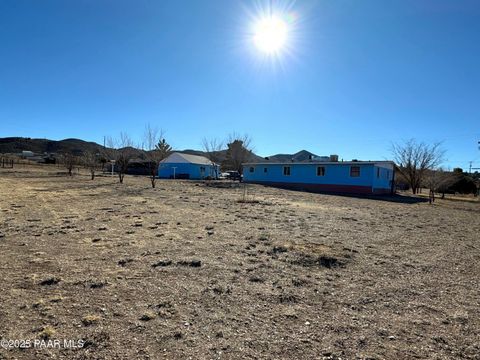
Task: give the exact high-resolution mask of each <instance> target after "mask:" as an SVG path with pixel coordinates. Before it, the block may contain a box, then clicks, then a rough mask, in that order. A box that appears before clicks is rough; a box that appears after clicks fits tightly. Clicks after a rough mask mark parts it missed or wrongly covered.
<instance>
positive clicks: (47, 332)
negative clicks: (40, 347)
mask: <svg viewBox="0 0 480 360" xmlns="http://www.w3.org/2000/svg"><path fill="white" fill-rule="evenodd" d="M56 333H57V332H56V330H55V329H54V328H53V327H52V326H50V325H47V326H44V327H43V328H42V330H41V331H40V332H39V333H38V337H39V338H40V339H44V340H47V339H50V338H51V337H52V336H54V335H55V334H56Z"/></svg>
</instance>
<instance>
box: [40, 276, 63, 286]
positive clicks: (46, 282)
mask: <svg viewBox="0 0 480 360" xmlns="http://www.w3.org/2000/svg"><path fill="white" fill-rule="evenodd" d="M60 281H61V280H60V278H57V277H50V278H47V279H45V280H42V281H40V285H42V286H50V285H56V284H58V283H59V282H60Z"/></svg>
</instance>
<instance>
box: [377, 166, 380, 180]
mask: <svg viewBox="0 0 480 360" xmlns="http://www.w3.org/2000/svg"><path fill="white" fill-rule="evenodd" d="M379 177H380V168H377V178H379Z"/></svg>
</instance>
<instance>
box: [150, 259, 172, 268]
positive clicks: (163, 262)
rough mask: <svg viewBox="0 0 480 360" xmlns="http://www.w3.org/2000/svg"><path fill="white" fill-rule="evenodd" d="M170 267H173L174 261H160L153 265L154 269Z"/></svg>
mask: <svg viewBox="0 0 480 360" xmlns="http://www.w3.org/2000/svg"><path fill="white" fill-rule="evenodd" d="M169 265H172V260H160V261H158V262H156V263H155V264H152V267H153V268H156V267H159V266H161V267H164V266H169Z"/></svg>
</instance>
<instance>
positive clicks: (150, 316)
mask: <svg viewBox="0 0 480 360" xmlns="http://www.w3.org/2000/svg"><path fill="white" fill-rule="evenodd" d="M156 316H157V315H156V314H155V313H154V312H153V311H147V312H145V313H144V314H143V315H142V316H140V320H142V321H150V320H153V319H155V317H156Z"/></svg>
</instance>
